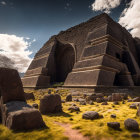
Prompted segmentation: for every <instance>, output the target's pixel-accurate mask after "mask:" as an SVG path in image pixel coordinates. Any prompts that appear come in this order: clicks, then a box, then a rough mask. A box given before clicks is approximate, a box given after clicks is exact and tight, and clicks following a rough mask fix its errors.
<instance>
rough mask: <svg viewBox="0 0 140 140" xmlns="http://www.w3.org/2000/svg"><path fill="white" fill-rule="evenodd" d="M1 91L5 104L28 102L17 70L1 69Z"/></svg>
mask: <svg viewBox="0 0 140 140" xmlns="http://www.w3.org/2000/svg"><path fill="white" fill-rule="evenodd" d="M0 90H1V91H0V92H1V93H0V94H1V98H2V102H3V103H7V102H10V101H26V100H25V97H24V91H23V87H22V82H21V79H20V76H19V74H18V72H17V70H14V69H9V68H0Z"/></svg>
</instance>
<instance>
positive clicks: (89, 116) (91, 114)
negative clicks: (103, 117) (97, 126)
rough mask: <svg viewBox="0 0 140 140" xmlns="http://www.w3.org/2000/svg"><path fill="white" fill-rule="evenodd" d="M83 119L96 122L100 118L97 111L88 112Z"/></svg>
mask: <svg viewBox="0 0 140 140" xmlns="http://www.w3.org/2000/svg"><path fill="white" fill-rule="evenodd" d="M82 118H83V119H89V120H94V119H98V118H99V113H98V112H95V111H87V112H85V113H83V115H82Z"/></svg>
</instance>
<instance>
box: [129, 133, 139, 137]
mask: <svg viewBox="0 0 140 140" xmlns="http://www.w3.org/2000/svg"><path fill="white" fill-rule="evenodd" d="M131 137H133V138H139V137H140V135H139V134H138V133H132V134H131Z"/></svg>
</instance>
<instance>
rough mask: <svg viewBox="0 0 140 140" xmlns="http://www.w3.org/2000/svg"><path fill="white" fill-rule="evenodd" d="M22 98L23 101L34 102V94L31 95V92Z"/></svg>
mask: <svg viewBox="0 0 140 140" xmlns="http://www.w3.org/2000/svg"><path fill="white" fill-rule="evenodd" d="M24 96H25V99H26V100H33V101H34V100H35V96H34V94H33V92H32V93H24Z"/></svg>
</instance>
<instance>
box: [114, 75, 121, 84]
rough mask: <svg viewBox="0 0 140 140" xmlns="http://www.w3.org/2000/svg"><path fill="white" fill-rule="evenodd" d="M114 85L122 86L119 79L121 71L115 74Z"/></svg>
mask: <svg viewBox="0 0 140 140" xmlns="http://www.w3.org/2000/svg"><path fill="white" fill-rule="evenodd" d="M113 86H121V84H120V79H119V73H116V75H115V79H114V83H113Z"/></svg>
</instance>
